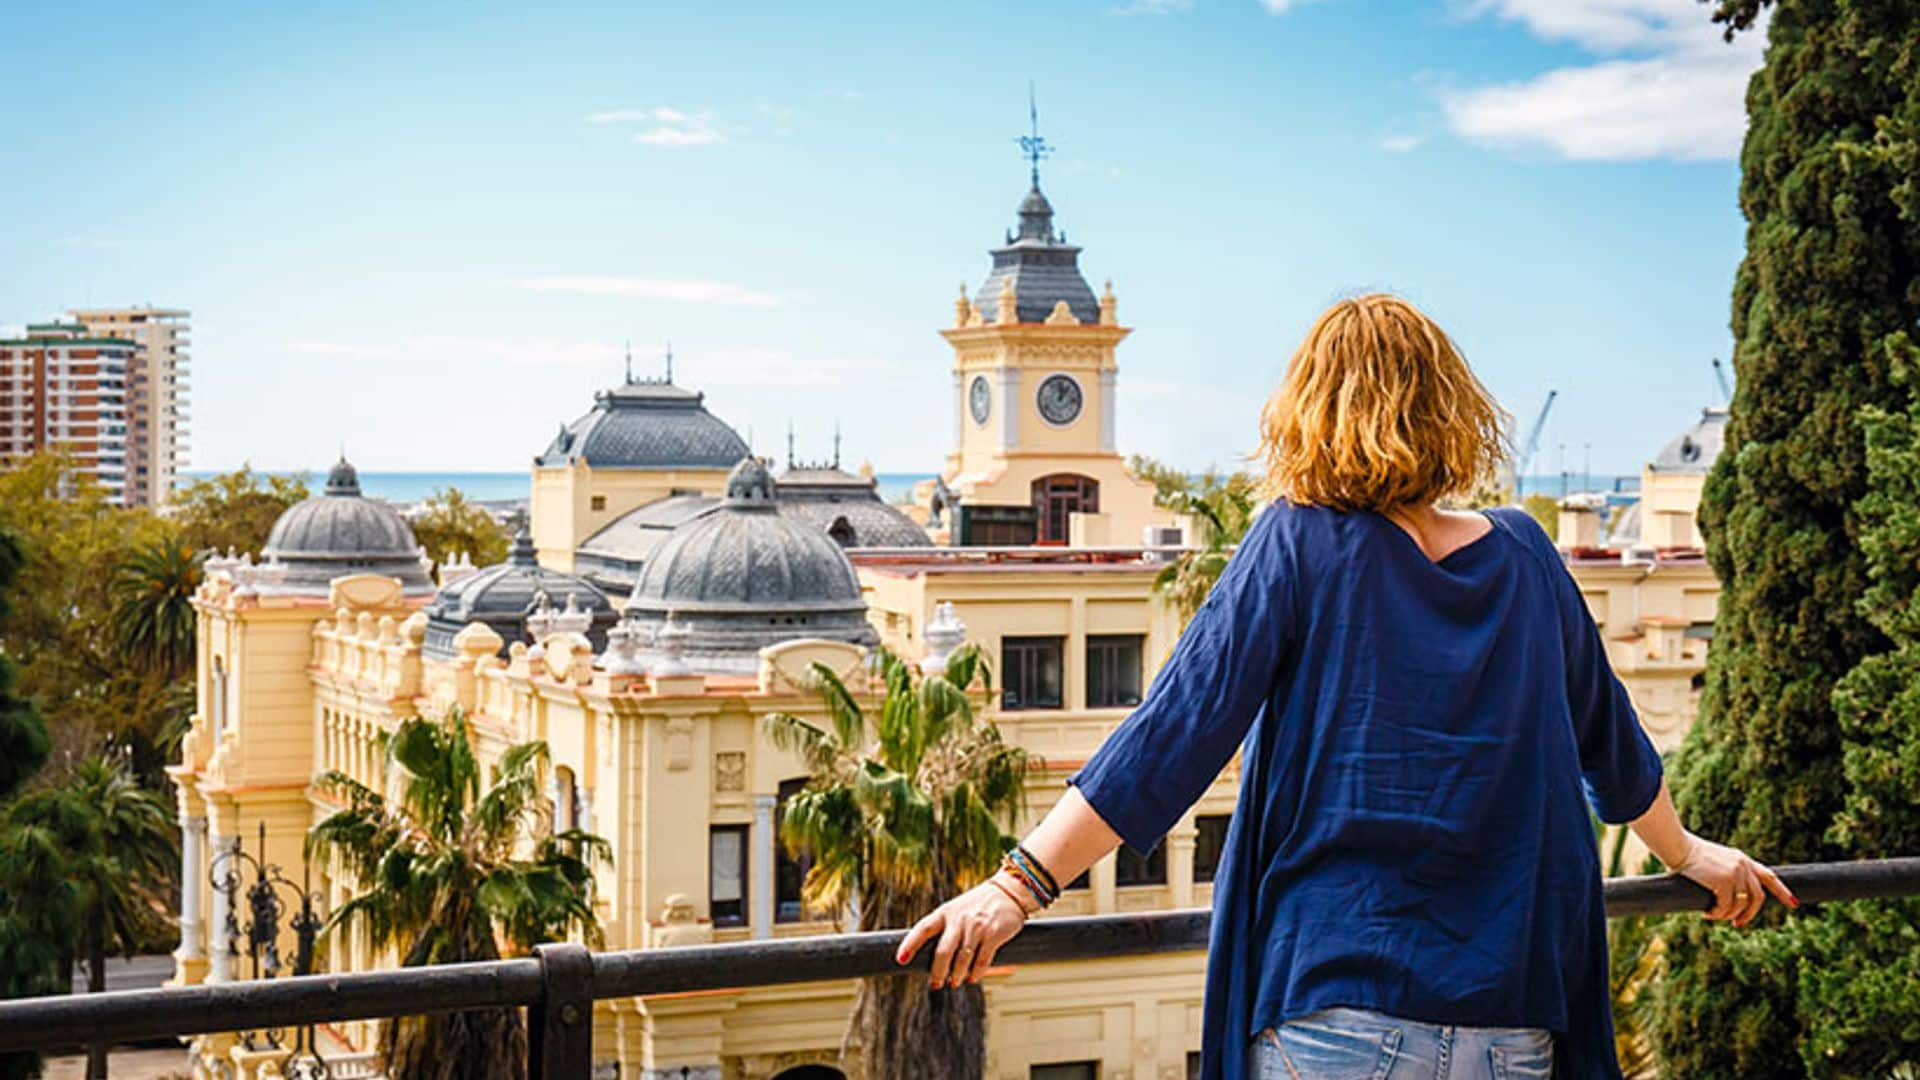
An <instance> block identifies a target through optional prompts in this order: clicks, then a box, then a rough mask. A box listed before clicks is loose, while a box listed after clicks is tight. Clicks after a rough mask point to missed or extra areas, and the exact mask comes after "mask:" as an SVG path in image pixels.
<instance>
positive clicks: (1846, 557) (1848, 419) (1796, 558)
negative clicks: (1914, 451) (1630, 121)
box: [1652, 0, 1920, 1078]
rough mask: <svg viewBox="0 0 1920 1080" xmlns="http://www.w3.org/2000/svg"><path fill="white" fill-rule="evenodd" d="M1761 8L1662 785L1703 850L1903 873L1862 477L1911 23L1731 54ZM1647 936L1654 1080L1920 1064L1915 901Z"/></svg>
mask: <svg viewBox="0 0 1920 1080" xmlns="http://www.w3.org/2000/svg"><path fill="white" fill-rule="evenodd" d="M1769 6H1770V7H1771V8H1772V12H1771V19H1770V20H1769V22H1768V26H1767V35H1768V48H1767V56H1766V65H1765V67H1764V68H1762V69H1761V70H1760V71H1759V72H1757V73H1756V74H1755V75H1754V76H1753V79H1752V81H1751V83H1750V85H1749V87H1748V92H1747V107H1748V119H1749V124H1748V129H1747V136H1746V145H1745V149H1744V150H1743V152H1742V158H1741V162H1742V175H1741V189H1740V201H1741V207H1742V209H1743V211H1744V212H1745V214H1746V216H1747V220H1748V231H1747V253H1746V258H1745V260H1744V261H1743V262H1742V264H1741V267H1740V271H1739V274H1738V276H1737V278H1736V281H1735V284H1734V293H1733V332H1734V336H1735V340H1736V348H1735V353H1734V368H1735V370H1736V372H1737V373H1738V374H1739V380H1738V385H1737V387H1736V391H1735V395H1734V400H1733V404H1732V410H1731V414H1730V418H1729V421H1728V425H1727V432H1726V448H1725V450H1724V452H1723V453H1722V454H1721V456H1720V458H1719V459H1718V461H1717V462H1716V463H1715V465H1714V468H1713V470H1712V472H1711V473H1710V474H1709V476H1708V478H1707V483H1706V490H1705V493H1704V496H1703V498H1702V503H1701V526H1702V529H1703V531H1704V532H1705V534H1706V537H1707V555H1708V558H1709V560H1710V561H1711V562H1712V565H1713V567H1714V570H1715V571H1716V573H1717V574H1718V575H1719V578H1720V581H1721V585H1722V593H1721V598H1720V611H1719V616H1718V619H1717V621H1716V626H1715V634H1714V643H1713V649H1712V650H1711V651H1710V653H1709V656H1708V661H1707V673H1706V686H1705V690H1704V693H1703V696H1702V701H1701V712H1700V718H1699V720H1698V721H1697V722H1696V724H1695V726H1694V728H1693V729H1692V731H1691V732H1690V733H1689V735H1688V738H1687V740H1686V742H1685V744H1684V745H1683V746H1682V747H1681V749H1680V751H1679V752H1678V754H1677V755H1676V758H1675V760H1674V763H1673V768H1672V774H1673V783H1674V787H1675V790H1676V793H1677V798H1678V802H1679V805H1680V807H1681V808H1682V810H1683V812H1684V813H1686V814H1687V816H1688V817H1689V819H1690V822H1689V823H1690V824H1691V825H1692V826H1693V827H1694V828H1695V829H1697V830H1699V831H1700V832H1702V833H1704V834H1706V835H1709V836H1713V837H1715V838H1716V839H1722V840H1725V841H1727V842H1729V843H1732V844H1734V845H1736V846H1738V847H1741V848H1743V849H1745V850H1747V851H1750V852H1752V853H1753V854H1754V855H1756V856H1757V857H1760V858H1763V859H1766V860H1768V861H1770V862H1795V861H1807V860H1815V859H1832V858H1845V857H1853V856H1861V855H1873V854H1892V853H1894V852H1893V851H1892V850H1890V849H1888V848H1887V847H1886V846H1885V845H1888V844H1890V843H1891V842H1893V841H1894V840H1896V839H1899V838H1901V837H1902V836H1904V835H1908V834H1907V833H1906V829H1907V825H1906V824H1904V823H1905V822H1910V821H1912V820H1913V819H1912V818H1911V817H1910V816H1909V815H1911V814H1912V813H1913V791H1912V789H1911V788H1907V789H1906V790H1905V791H1904V792H1902V793H1900V794H1898V795H1894V794H1893V793H1894V790H1895V789H1896V788H1897V787H1898V785H1899V776H1900V770H1902V769H1908V770H1910V766H1908V765H1906V764H1904V762H1906V761H1908V760H1909V759H1908V758H1907V757H1906V755H1908V754H1910V753H1911V748H1912V745H1913V744H1912V742H1911V741H1910V740H1911V739H1912V738H1913V732H1914V731H1915V726H1914V725H1915V724H1916V722H1920V717H1916V713H1915V712H1914V710H1913V709H1912V707H1911V705H1910V704H1907V703H1906V702H1905V700H1904V699H1903V697H1902V695H1901V694H1900V693H1898V692H1896V691H1897V690H1898V689H1901V688H1903V687H1910V685H1911V683H1910V681H1909V682H1906V683H1903V682H1902V680H1911V677H1912V671H1913V670H1914V669H1911V668H1909V667H1908V666H1907V665H1909V664H1910V663H1911V658H1910V657H1909V656H1908V655H1907V653H1906V651H1905V644H1904V643H1905V641H1906V640H1908V638H1909V635H1911V633H1912V627H1911V625H1910V624H1909V623H1907V622H1906V621H1905V620H1906V618H1907V616H1906V615H1905V614H1904V608H1905V606H1906V605H1907V603H1908V602H1909V601H1910V599H1911V595H1912V580H1911V575H1912V574H1913V572H1914V570H1913V556H1914V554H1915V550H1916V549H1913V548H1911V547H1910V545H1911V543H1912V540H1911V536H1910V535H1909V534H1910V531H1911V526H1910V518H1911V516H1912V515H1913V514H1914V513H1915V510H1916V505H1915V501H1914V493H1913V492H1912V491H1910V490H1908V489H1906V488H1905V487H1904V486H1903V483H1904V482H1903V481H1900V480H1899V479H1898V478H1896V477H1895V476H1893V475H1891V474H1890V473H1888V472H1887V471H1886V468H1885V467H1881V468H1873V469H1870V467H1869V446H1870V445H1871V446H1876V447H1877V449H1876V453H1893V454H1895V455H1896V456H1897V454H1898V452H1899V451H1898V448H1899V446H1900V442H1901V438H1902V437H1903V436H1902V433H1901V431H1900V430H1899V428H1900V426H1901V424H1902V423H1903V422H1910V421H1896V420H1894V419H1892V417H1894V416H1901V417H1905V416H1906V415H1907V406H1908V403H1909V402H1910V401H1911V400H1912V397H1913V395H1912V391H1911V388H1910V387H1908V386H1904V385H1901V384H1900V382H1899V381H1898V380H1897V379H1896V373H1897V372H1898V371H1899V370H1900V368H1901V366H1902V363H1903V358H1908V357H1910V355H1911V347H1910V346H1909V345H1908V344H1906V342H1905V338H1904V337H1903V336H1901V335H1902V332H1903V331H1910V330H1911V328H1912V327H1913V326H1914V325H1915V321H1916V317H1917V316H1920V285H1917V284H1916V283H1917V282H1920V213H1916V211H1917V210H1920V206H1916V193H1915V182H1914V178H1915V176H1916V175H1920V150H1917V144H1916V135H1917V132H1920V7H1916V6H1915V5H1913V4H1911V3H1906V2H1902V0H1782V2H1780V3H1775V4H1771V5H1769V4H1768V3H1766V2H1765V0H1729V2H1727V3H1723V4H1720V5H1719V6H1718V10H1717V13H1716V17H1717V18H1719V19H1721V20H1722V21H1725V22H1727V23H1728V24H1729V32H1730V33H1731V32H1732V31H1733V30H1734V29H1737V28H1741V27H1745V26H1750V25H1753V24H1754V23H1755V21H1756V20H1757V18H1758V16H1759V14H1760V12H1761V11H1762V9H1764V8H1766V7H1769ZM1876 418H1877V419H1876ZM1876 423H1877V424H1880V425H1882V426H1881V428H1880V430H1879V432H1878V433H1877V434H1875V435H1873V436H1872V437H1871V438H1870V437H1869V432H1870V430H1871V429H1872V428H1873V425H1875V424H1876ZM1890 553H1897V554H1899V555H1900V556H1901V557H1904V558H1906V559H1907V562H1906V564H1905V565H1904V566H1901V565H1897V559H1895V558H1893V557H1892V555H1891V554H1890ZM1886 605H1891V606H1893V607H1895V608H1896V609H1900V610H1896V611H1893V612H1891V613H1885V614H1883V613H1881V612H1880V611H1879V610H1878V609H1879V608H1880V607H1882V606H1886ZM1907 692H1908V693H1910V692H1911V691H1910V689H1908V690H1907ZM1882 755H1885V756H1884V757H1883V756H1882ZM1888 768H1892V769H1893V771H1892V772H1891V773H1889V772H1886V771H1884V770H1886V769H1888ZM1906 775H1907V776H1909V777H1910V776H1912V775H1913V773H1912V772H1911V771H1908V772H1907V773H1906ZM1889 796H1892V797H1891V798H1889ZM1900 853H1902V854H1911V853H1912V852H1911V851H1902V852H1900ZM1660 936H1661V938H1662V940H1661V942H1660V944H1661V946H1662V947H1663V950H1664V956H1665V972H1664V976H1663V978H1662V980H1661V983H1660V987H1659V991H1658V993H1657V995H1656V997H1657V1006H1658V1010H1657V1012H1658V1015H1657V1017H1656V1019H1655V1023H1654V1025H1653V1030H1652V1035H1653V1038H1654V1042H1655V1044H1656V1046H1657V1048H1658V1050H1659V1054H1660V1058H1661V1062H1662V1071H1663V1074H1665V1075H1671V1076H1687V1077H1696V1076H1697V1077H1734V1076H1738V1077H1758V1078H1767V1077H1799V1076H1821V1077H1827V1076H1833V1077H1840V1076H1882V1075H1891V1074H1893V1072H1894V1070H1895V1068H1896V1067H1897V1066H1898V1065H1900V1063H1910V1062H1915V1061H1920V1021H1917V1020H1916V1019H1915V1017H1914V1005H1913V1001H1914V1000H1915V995H1914V992H1913V989H1912V988H1913V985H1914V972H1915V970H1916V965H1917V964H1920V957H1916V946H1915V942H1916V940H1920V923H1917V922H1916V920H1915V918H1914V916H1913V907H1912V905H1911V904H1910V903H1905V904H1895V903H1879V904H1848V905H1838V904H1836V905H1827V906H1825V907H1824V909H1822V910H1817V911H1809V912H1806V913H1803V914H1800V915H1795V916H1793V917H1791V918H1790V919H1787V920H1786V921H1785V922H1784V924H1783V922H1782V917H1781V915H1780V914H1779V912H1778V911H1775V912H1774V913H1773V914H1771V915H1768V916H1763V918H1762V920H1761V921H1760V922H1759V923H1757V924H1756V925H1755V926H1754V927H1749V928H1748V929H1747V930H1746V931H1744V932H1743V931H1739V930H1734V929H1732V928H1729V927H1727V926H1725V925H1723V924H1707V923H1703V922H1702V921H1701V920H1699V919H1698V918H1697V917H1690V916H1689V917H1676V918H1673V919H1669V920H1665V921H1663V923H1662V924H1661V929H1660ZM1829 950H1839V951H1829ZM1849 980H1851V981H1849ZM1902 987H1905V988H1906V989H1905V991H1904V993H1905V997H1904V999H1902V998H1901V997H1899V996H1898V995H1899V993H1900V992H1901V988H1902Z"/></svg>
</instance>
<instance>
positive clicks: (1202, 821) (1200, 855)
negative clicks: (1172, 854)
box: [1193, 814, 1233, 881]
mask: <svg viewBox="0 0 1920 1080" xmlns="http://www.w3.org/2000/svg"><path fill="white" fill-rule="evenodd" d="M1232 820H1233V815H1231V814H1199V815H1197V816H1195V817H1194V819H1193V825H1194V828H1196V829H1199V830H1200V835H1199V836H1198V837H1196V838H1195V839H1194V842H1193V880H1195V881H1212V880H1213V875H1214V874H1216V873H1218V872H1219V870H1220V853H1221V852H1222V851H1224V850H1226V847H1227V822H1229V821H1232Z"/></svg>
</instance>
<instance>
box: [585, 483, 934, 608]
mask: <svg viewBox="0 0 1920 1080" xmlns="http://www.w3.org/2000/svg"><path fill="white" fill-rule="evenodd" d="M773 501H774V505H775V506H776V507H777V508H778V509H779V511H780V516H782V517H784V518H787V519H788V520H790V521H795V522H799V523H801V524H803V525H810V526H812V527H814V528H816V529H819V530H820V531H821V532H823V533H825V534H826V535H827V536H828V538H830V539H831V540H833V541H834V542H835V543H837V544H839V545H840V546H841V547H843V548H871V547H931V546H932V544H933V540H932V539H931V538H930V537H928V536H927V531H926V530H925V529H923V528H921V527H920V526H919V525H918V524H917V523H915V521H914V520H913V519H912V518H910V517H908V516H907V515H906V514H904V513H901V512H900V510H899V509H898V508H896V507H893V506H889V505H888V504H887V503H886V502H885V501H884V500H882V499H881V498H880V492H879V485H878V484H876V483H875V482H874V481H873V480H871V479H867V478H864V477H859V476H853V475H850V474H848V473H845V472H842V471H841V470H840V469H838V468H833V467H829V466H808V467H797V468H789V469H787V470H786V471H785V472H783V473H781V474H780V475H779V476H778V477H776V478H774V481H773ZM722 502H723V500H721V499H718V498H715V497H713V496H711V495H672V496H669V497H667V498H664V499H657V500H655V501H653V502H650V503H646V504H644V505H642V506H637V507H635V508H633V509H632V510H629V511H627V512H626V513H624V514H622V515H620V516H619V517H617V518H614V519H613V520H612V521H610V522H608V523H607V524H605V525H603V526H601V528H600V530H599V531H598V532H595V533H594V534H593V535H592V536H589V537H587V538H586V539H585V540H583V541H581V543H580V547H579V548H578V549H577V550H575V552H574V569H575V570H577V571H579V572H580V573H581V574H584V575H586V577H587V579H588V580H590V581H592V582H594V583H595V584H597V585H600V586H602V587H604V588H608V589H613V590H616V591H622V592H624V591H627V590H629V589H631V588H633V586H634V583H635V582H636V581H638V580H639V577H640V574H641V572H642V570H643V569H644V567H645V566H646V563H647V561H648V560H649V559H651V558H652V557H653V553H654V551H655V550H657V549H658V548H659V547H660V545H661V544H663V543H665V542H666V541H667V539H668V538H669V537H671V536H672V535H673V532H674V530H675V529H677V528H679V527H680V526H682V525H685V524H686V523H687V522H689V521H692V520H694V519H696V518H701V517H705V516H707V515H709V514H712V513H714V512H715V511H717V510H718V509H719V508H720V507H721V505H722Z"/></svg>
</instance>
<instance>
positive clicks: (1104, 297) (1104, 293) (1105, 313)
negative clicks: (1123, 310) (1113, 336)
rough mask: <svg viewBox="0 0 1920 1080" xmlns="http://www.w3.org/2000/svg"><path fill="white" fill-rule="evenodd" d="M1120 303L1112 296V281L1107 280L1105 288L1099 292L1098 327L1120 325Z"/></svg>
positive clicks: (1110, 279)
mask: <svg viewBox="0 0 1920 1080" xmlns="http://www.w3.org/2000/svg"><path fill="white" fill-rule="evenodd" d="M1119 309H1120V302H1119V301H1118V300H1116V299H1114V296H1113V279H1112V278H1108V279H1107V287H1106V288H1104V289H1102V290H1100V325H1101V326H1119V325H1120V310H1119Z"/></svg>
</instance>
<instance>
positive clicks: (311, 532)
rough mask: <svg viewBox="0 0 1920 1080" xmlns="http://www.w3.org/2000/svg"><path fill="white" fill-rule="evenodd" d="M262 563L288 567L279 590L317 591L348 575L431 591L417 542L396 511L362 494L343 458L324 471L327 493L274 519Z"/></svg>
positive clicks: (289, 509) (288, 509) (411, 590)
mask: <svg viewBox="0 0 1920 1080" xmlns="http://www.w3.org/2000/svg"><path fill="white" fill-rule="evenodd" d="M260 555H261V560H262V562H277V563H279V564H281V565H283V566H285V567H286V573H285V575H284V577H282V578H281V580H280V581H279V582H278V586H277V587H278V588H279V589H281V590H282V591H294V592H321V593H324V592H326V591H327V585H328V583H329V582H331V581H332V580H333V579H334V578H337V577H344V576H346V575H348V574H385V575H388V576H390V577H397V578H399V579H400V581H401V584H402V585H403V586H405V588H406V591H407V592H409V593H415V594H420V593H429V592H432V591H433V582H432V581H431V580H430V579H429V578H428V577H427V570H426V566H425V564H424V562H423V560H422V557H421V553H420V545H419V544H418V543H417V542H416V541H415V540H414V537H413V529H412V528H410V527H408V525H407V521H406V519H405V518H403V517H401V516H400V512H399V511H398V510H395V509H394V508H393V507H391V506H388V505H387V504H386V503H384V502H380V501H378V500H374V499H368V498H366V497H365V496H363V495H361V493H360V476H359V474H358V473H356V472H355V471H354V468H353V466H352V465H350V464H348V463H347V459H346V458H344V457H343V458H341V459H340V461H339V462H338V463H337V464H335V465H334V467H333V469H332V470H331V471H330V472H328V474H327V487H326V491H325V492H324V493H323V494H321V495H317V496H315V497H313V498H311V499H307V500H305V501H304V502H299V503H296V504H294V505H293V506H290V507H288V508H287V509H286V511H285V512H284V513H282V514H281V515H280V518H279V520H277V521H275V522H274V523H273V530H272V531H271V532H269V533H268V534H267V543H266V546H265V547H264V548H262V549H261V550H260Z"/></svg>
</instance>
